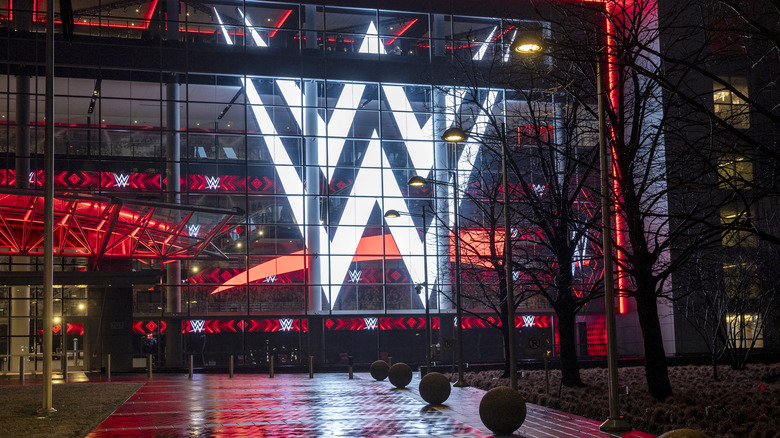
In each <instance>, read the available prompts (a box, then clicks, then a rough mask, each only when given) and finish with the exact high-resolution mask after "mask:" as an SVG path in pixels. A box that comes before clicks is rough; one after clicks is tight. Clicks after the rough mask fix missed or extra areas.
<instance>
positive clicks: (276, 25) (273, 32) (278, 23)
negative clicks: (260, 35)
mask: <svg viewBox="0 0 780 438" xmlns="http://www.w3.org/2000/svg"><path fill="white" fill-rule="evenodd" d="M290 14H292V9H288V10H287V12H285V13H284V15H282V18H280V19H279V21H278V22H277V23H276V24H275V25H274V28H275V29H274V30H272V31H271V32H270V33H269V34H268V37H269V38H273V37H274V35H276V32H278V31H279V28H280V27H282V25H283V24H284V22H285V21H287V17H289V16H290Z"/></svg>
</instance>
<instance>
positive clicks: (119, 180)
mask: <svg viewBox="0 0 780 438" xmlns="http://www.w3.org/2000/svg"><path fill="white" fill-rule="evenodd" d="M128 184H130V175H123V174H121V173H115V174H114V186H115V187H127V185H128Z"/></svg>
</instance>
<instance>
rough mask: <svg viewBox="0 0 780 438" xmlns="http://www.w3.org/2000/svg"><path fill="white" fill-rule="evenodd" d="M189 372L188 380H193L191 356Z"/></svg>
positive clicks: (190, 358)
mask: <svg viewBox="0 0 780 438" xmlns="http://www.w3.org/2000/svg"><path fill="white" fill-rule="evenodd" d="M188 369H189V372H188V373H187V378H188V379H190V380H192V355H191V354H190V357H189V368H188Z"/></svg>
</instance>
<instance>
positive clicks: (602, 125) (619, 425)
mask: <svg viewBox="0 0 780 438" xmlns="http://www.w3.org/2000/svg"><path fill="white" fill-rule="evenodd" d="M511 49H512V50H513V51H514V52H515V53H518V54H521V55H528V54H534V53H539V52H541V51H542V49H543V44H542V40H541V38H540V37H539V35H536V36H534V35H533V33H525V34H521V35H520V37H518V38H517V39H516V40H515V41H514V42H513V43H512V46H511ZM604 52H605V48H604V47H602V49H601V50H599V52H598V53H599V54H598V57H597V58H596V95H597V99H598V102H597V104H598V117H599V166H600V177H601V178H600V179H601V216H602V219H601V237H602V239H603V249H602V252H603V257H604V308H605V313H606V320H607V321H606V323H607V373H608V381H609V417H608V418H607V420H606V421H604V423H602V424H601V426H600V427H599V429H600V430H601V431H603V432H626V431H629V430H631V429H632V428H631V425H630V424H629V423H628V422H627V421H626V420H625V419H624V418H623V417H622V416H621V415H620V404H619V402H620V401H619V399H618V373H617V329H616V323H615V289H614V278H613V275H614V274H613V254H612V234H611V228H610V224H611V222H612V215H611V214H610V210H611V206H610V197H609V168H608V167H607V164H608V160H609V147H608V145H607V127H606V115H605V105H604V94H605V92H606V91H605V88H606V87H605V86H604V74H603V73H604V72H605V71H606V68H605V66H606V62H605V60H604V59H603V56H604Z"/></svg>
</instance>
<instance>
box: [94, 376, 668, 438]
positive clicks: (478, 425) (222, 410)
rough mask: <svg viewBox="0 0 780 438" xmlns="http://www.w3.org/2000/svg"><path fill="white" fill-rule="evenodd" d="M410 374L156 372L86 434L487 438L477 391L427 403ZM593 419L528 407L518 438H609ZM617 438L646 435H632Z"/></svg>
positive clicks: (645, 437)
mask: <svg viewBox="0 0 780 438" xmlns="http://www.w3.org/2000/svg"><path fill="white" fill-rule="evenodd" d="M418 384H419V377H418V376H417V375H416V376H415V378H414V380H412V383H411V384H410V385H409V387H408V389H401V390H399V389H395V388H393V386H392V385H391V384H390V383H389V382H387V381H386V380H385V381H383V382H376V381H374V380H372V379H371V378H370V376H368V375H367V374H358V375H356V376H355V379H354V380H349V379H347V376H346V375H344V374H318V375H315V378H314V379H309V378H308V375H301V374H288V375H277V376H276V377H275V378H273V379H270V378H268V376H266V375H246V374H244V375H236V376H235V378H234V379H229V378H228V377H227V376H226V375H215V374H203V375H195V376H194V378H193V380H188V379H187V378H186V376H185V377H182V376H170V375H169V376H166V375H156V376H154V377H153V378H152V379H151V380H150V381H149V382H147V383H146V384H145V385H144V386H143V387H142V388H141V389H140V390H139V391H138V392H137V393H135V394H134V395H133V396H132V397H131V398H130V399H129V400H128V401H127V402H126V403H125V404H123V405H122V406H120V407H119V409H117V410H116V412H114V413H113V414H111V416H109V417H108V418H107V419H106V420H105V421H103V423H101V424H100V425H99V426H98V427H97V428H95V430H94V431H92V433H90V434H89V435H88V437H89V438H102V437H173V436H187V437H193V436H252V437H258V436H265V437H371V438H375V437H452V438H455V437H457V438H467V437H468V438H471V437H488V436H490V431H489V430H488V429H486V428H485V426H484V425H483V424H482V422H481V421H480V420H479V414H478V406H479V401H480V400H481V398H482V395H483V394H484V391H481V390H479V389H475V388H453V389H452V395H451V396H450V398H449V399H448V400H447V401H446V402H445V406H439V407H430V406H426V403H425V402H423V400H422V398H420V396H419V393H418V391H417V386H418ZM598 426H599V422H597V421H594V420H589V419H586V418H582V417H578V416H576V415H570V414H565V413H562V412H558V411H554V410H552V409H547V408H543V407H540V406H536V405H528V417H527V419H526V421H525V424H524V425H523V426H522V427H521V428H520V430H519V431H518V432H517V436H521V437H527V438H531V437H535V438H543V437H610V436H616V435H609V434H604V433H600V432H599V431H598ZM623 437H624V438H651V437H653V435H649V434H645V433H641V432H631V433H627V434H624V435H623Z"/></svg>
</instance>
